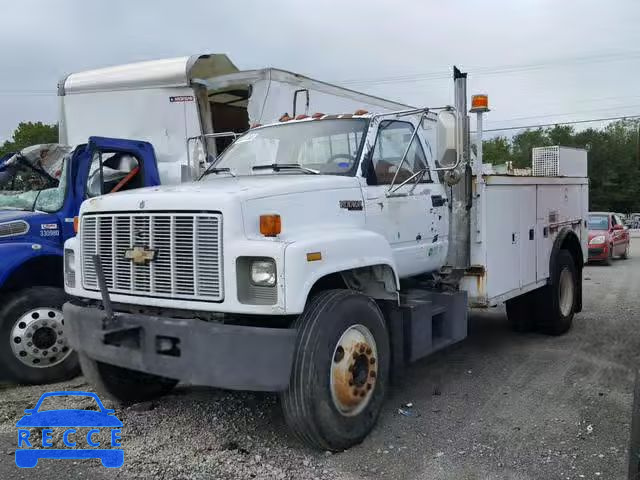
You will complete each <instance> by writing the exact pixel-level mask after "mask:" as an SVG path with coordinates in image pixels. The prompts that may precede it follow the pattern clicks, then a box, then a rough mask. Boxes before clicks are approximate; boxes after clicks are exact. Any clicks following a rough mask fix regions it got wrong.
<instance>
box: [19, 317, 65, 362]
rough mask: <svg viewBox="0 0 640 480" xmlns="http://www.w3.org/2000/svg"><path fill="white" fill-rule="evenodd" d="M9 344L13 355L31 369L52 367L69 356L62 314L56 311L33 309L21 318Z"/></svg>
mask: <svg viewBox="0 0 640 480" xmlns="http://www.w3.org/2000/svg"><path fill="white" fill-rule="evenodd" d="M9 342H10V343H11V350H12V351H13V355H14V356H15V357H16V358H17V359H18V360H20V362H22V363H24V364H25V365H27V366H29V367H32V368H48V367H53V366H55V365H58V364H60V363H62V362H64V361H65V360H66V358H67V357H68V356H69V355H71V348H70V347H69V344H68V342H67V337H66V335H65V331H64V319H63V317H62V312H61V311H60V310H58V309H56V308H35V309H33V310H30V311H28V312H27V313H25V314H24V315H22V316H21V317H20V318H19V319H18V320H17V321H16V323H15V324H14V325H13V328H12V329H11V338H10V339H9Z"/></svg>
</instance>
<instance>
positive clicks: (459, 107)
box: [447, 66, 472, 270]
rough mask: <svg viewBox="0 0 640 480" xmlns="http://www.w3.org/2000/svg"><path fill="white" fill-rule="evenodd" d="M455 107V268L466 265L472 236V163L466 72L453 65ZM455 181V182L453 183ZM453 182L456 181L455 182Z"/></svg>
mask: <svg viewBox="0 0 640 480" xmlns="http://www.w3.org/2000/svg"><path fill="white" fill-rule="evenodd" d="M453 81H454V86H455V107H456V113H457V121H458V125H457V127H458V135H457V140H458V155H460V157H461V158H460V165H459V166H458V168H457V170H455V171H453V172H451V175H449V179H448V180H449V183H450V184H451V190H450V198H449V209H450V214H449V219H450V221H449V252H448V254H447V265H448V266H449V267H452V268H453V269H454V270H464V269H466V268H467V267H468V266H469V255H470V236H471V216H470V209H471V194H472V193H471V166H470V162H469V158H470V155H469V116H468V115H467V74H466V73H463V72H461V71H460V70H459V69H458V68H457V67H455V66H454V67H453ZM456 180H457V182H456ZM454 182H455V183H454Z"/></svg>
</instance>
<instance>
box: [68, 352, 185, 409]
mask: <svg viewBox="0 0 640 480" xmlns="http://www.w3.org/2000/svg"><path fill="white" fill-rule="evenodd" d="M79 357H80V365H81V366H82V373H83V374H84V376H85V377H86V379H87V380H88V381H89V383H91V384H92V385H93V386H94V387H96V389H98V390H99V391H100V393H104V394H106V395H108V396H109V397H111V398H113V399H114V400H116V401H118V402H121V403H125V404H128V403H136V402H143V401H146V400H152V399H154V398H156V397H160V396H162V395H165V394H167V393H169V392H170V391H171V390H172V389H173V387H175V386H176V385H177V384H178V381H177V380H173V379H170V378H165V377H159V376H157V375H152V374H149V373H144V372H137V371H135V370H129V369H128V368H122V367H116V366H115V365H108V364H106V363H101V362H97V361H95V360H93V359H92V358H89V357H88V356H87V355H86V354H84V353H80V354H79Z"/></svg>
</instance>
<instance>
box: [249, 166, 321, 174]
mask: <svg viewBox="0 0 640 480" xmlns="http://www.w3.org/2000/svg"><path fill="white" fill-rule="evenodd" d="M251 170H273V171H274V172H279V171H280V170H301V171H303V172H304V173H312V174H314V175H318V174H319V173H320V170H314V169H313V168H307V167H303V166H302V165H300V164H299V163H272V164H270V165H256V166H255V167H253V168H252V169H251Z"/></svg>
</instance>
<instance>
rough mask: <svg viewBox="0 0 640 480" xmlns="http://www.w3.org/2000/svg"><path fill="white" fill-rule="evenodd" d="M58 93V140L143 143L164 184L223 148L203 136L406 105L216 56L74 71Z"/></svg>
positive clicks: (192, 174) (194, 172)
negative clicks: (306, 116)
mask: <svg viewBox="0 0 640 480" xmlns="http://www.w3.org/2000/svg"><path fill="white" fill-rule="evenodd" d="M58 95H59V98H60V143H64V144H69V145H74V144H76V143H81V142H84V141H86V139H87V138H88V137H89V136H91V135H99V136H108V137H119V138H131V139H139V140H144V141H147V142H150V143H152V144H153V146H154V149H155V151H156V155H157V158H158V164H159V166H160V174H161V177H162V180H163V183H179V182H181V181H186V180H191V179H193V178H196V177H197V176H199V174H200V173H201V171H202V168H203V166H204V165H205V164H206V163H207V162H209V161H211V159H212V157H213V158H215V156H216V155H217V154H218V153H220V151H221V150H222V149H223V148H224V147H225V146H226V145H227V144H228V143H229V139H220V138H216V139H214V140H213V141H212V140H208V141H207V143H208V145H207V146H206V147H204V146H203V145H202V139H203V138H204V137H203V136H204V135H212V134H215V133H220V132H236V133H240V132H244V131H245V130H247V129H248V128H249V127H250V126H251V125H254V124H264V123H270V122H273V121H276V120H278V119H279V118H280V117H281V116H282V115H283V114H288V115H290V116H292V117H294V116H297V115H301V114H312V113H315V112H322V113H325V114H330V113H344V112H355V111H356V110H369V111H374V110H375V111H378V112H384V111H393V110H398V109H403V108H407V105H403V104H400V103H396V102H391V101H388V100H384V99H382V98H378V97H375V96H371V95H365V94H362V93H359V92H356V91H353V90H349V89H345V88H341V87H338V86H336V85H331V84H329V83H326V82H321V81H318V80H313V79H310V78H307V77H304V76H302V75H298V74H295V73H291V72H287V71H284V70H278V69H274V68H265V69H260V70H248V71H239V70H238V68H237V67H236V66H235V65H234V64H233V63H232V62H231V61H230V60H229V59H228V58H227V56H226V55H220V54H216V55H194V56H190V57H180V58H174V59H165V60H155V61H148V62H140V63H133V64H127V65H119V66H115V67H108V68H102V69H98V70H91V71H86V72H79V73H74V74H71V75H68V76H67V77H65V78H64V79H63V80H62V81H61V82H60V84H59V86H58ZM205 150H207V153H208V155H206V154H205Z"/></svg>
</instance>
